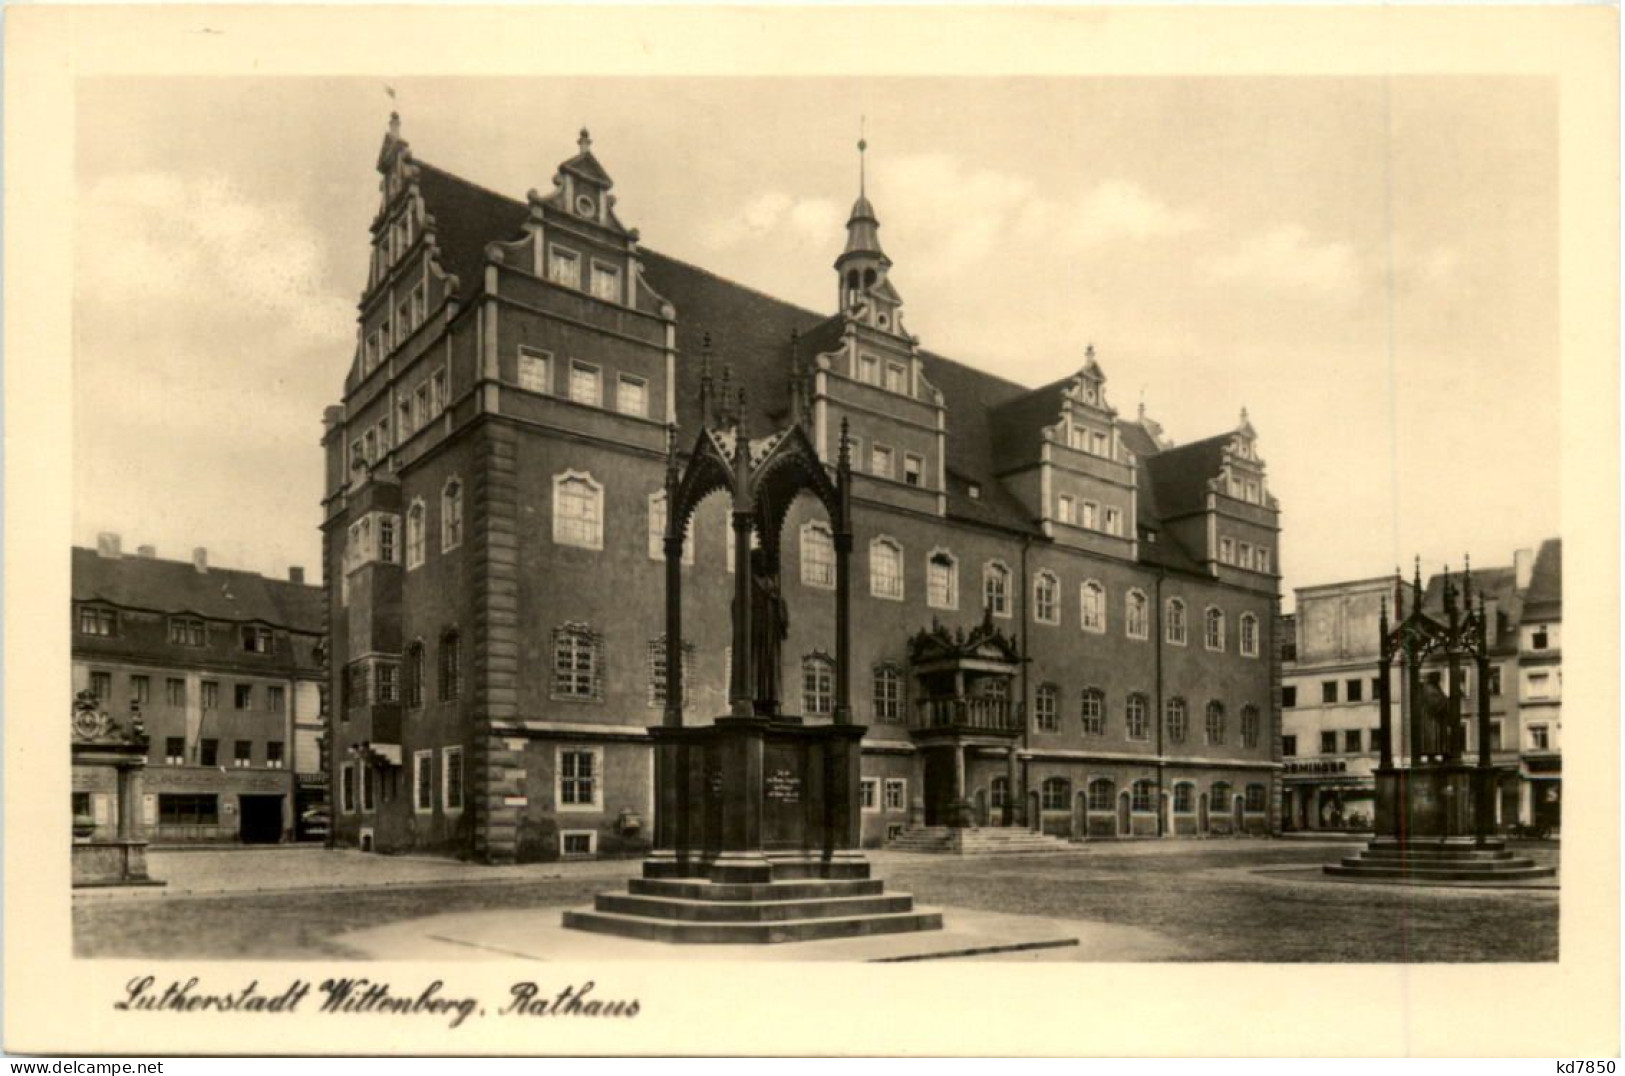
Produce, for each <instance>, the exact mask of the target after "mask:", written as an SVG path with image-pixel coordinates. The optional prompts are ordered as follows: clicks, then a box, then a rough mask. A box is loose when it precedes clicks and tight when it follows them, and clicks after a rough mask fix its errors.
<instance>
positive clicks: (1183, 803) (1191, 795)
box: [1174, 781, 1196, 814]
mask: <svg viewBox="0 0 1625 1076" xmlns="http://www.w3.org/2000/svg"><path fill="white" fill-rule="evenodd" d="M1174 813H1175V814H1195V813H1196V786H1195V785H1193V784H1191V783H1190V782H1189V781H1184V782H1181V783H1179V784H1177V785H1175V786H1174Z"/></svg>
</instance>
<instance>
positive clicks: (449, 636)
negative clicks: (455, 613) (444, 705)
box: [435, 627, 463, 702]
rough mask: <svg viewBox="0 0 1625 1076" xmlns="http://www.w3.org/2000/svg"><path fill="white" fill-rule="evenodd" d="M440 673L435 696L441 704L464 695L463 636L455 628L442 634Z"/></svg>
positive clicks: (437, 664) (437, 663)
mask: <svg viewBox="0 0 1625 1076" xmlns="http://www.w3.org/2000/svg"><path fill="white" fill-rule="evenodd" d="M438 657H439V660H438V661H437V662H436V663H435V664H436V667H437V671H438V673H439V676H438V681H437V683H436V685H435V688H436V691H435V694H436V695H437V697H438V698H439V700H440V701H441V702H452V701H455V700H456V699H459V698H461V697H462V694H463V636H462V633H461V632H460V631H458V630H457V629H456V628H455V627H452V628H447V629H446V630H445V631H443V632H441V633H440V653H439V655H438Z"/></svg>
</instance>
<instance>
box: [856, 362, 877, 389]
mask: <svg viewBox="0 0 1625 1076" xmlns="http://www.w3.org/2000/svg"><path fill="white" fill-rule="evenodd" d="M858 380H859V381H862V382H863V383H864V384H866V385H878V384H880V360H879V359H877V358H875V357H874V356H873V355H859V356H858Z"/></svg>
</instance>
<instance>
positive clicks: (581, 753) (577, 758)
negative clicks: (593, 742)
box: [559, 748, 598, 807]
mask: <svg viewBox="0 0 1625 1076" xmlns="http://www.w3.org/2000/svg"><path fill="white" fill-rule="evenodd" d="M559 805H560V806H562V807H595V806H597V805H598V756H597V752H595V751H591V750H575V749H570V748H562V749H560V751H559Z"/></svg>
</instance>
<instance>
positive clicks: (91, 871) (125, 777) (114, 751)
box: [73, 691, 164, 888]
mask: <svg viewBox="0 0 1625 1076" xmlns="http://www.w3.org/2000/svg"><path fill="white" fill-rule="evenodd" d="M147 744H148V737H147V729H146V726H145V725H144V724H143V723H142V721H141V710H140V707H138V706H136V705H135V704H133V703H132V704H131V710H130V717H129V720H128V721H127V722H120V721H118V720H117V719H115V718H114V717H113V716H112V715H111V714H109V713H107V712H106V711H105V710H103V709H102V708H101V704H100V701H99V700H98V699H97V698H96V696H95V694H94V693H93V692H90V691H81V692H79V694H77V695H75V696H74V699H73V778H74V781H73V783H74V818H73V884H74V886H75V888H80V887H89V886H113V885H163V884H164V883H163V882H160V881H155V880H154V879H153V878H152V877H151V876H149V875H148V874H147V838H146V832H145V829H144V827H143V826H142V824H141V822H142V819H141V803H142V797H141V776H142V773H143V772H144V771H145V770H146V768H147ZM109 787H111V789H112V810H111V812H110V815H111V818H110V819H109V820H108V822H102V821H100V820H99V819H98V818H97V816H96V813H95V812H94V811H93V810H92V809H91V808H90V801H91V797H93V796H98V795H106V794H107V791H106V790H107V789H108V788H109ZM81 797H83V801H84V802H83V805H81Z"/></svg>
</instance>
